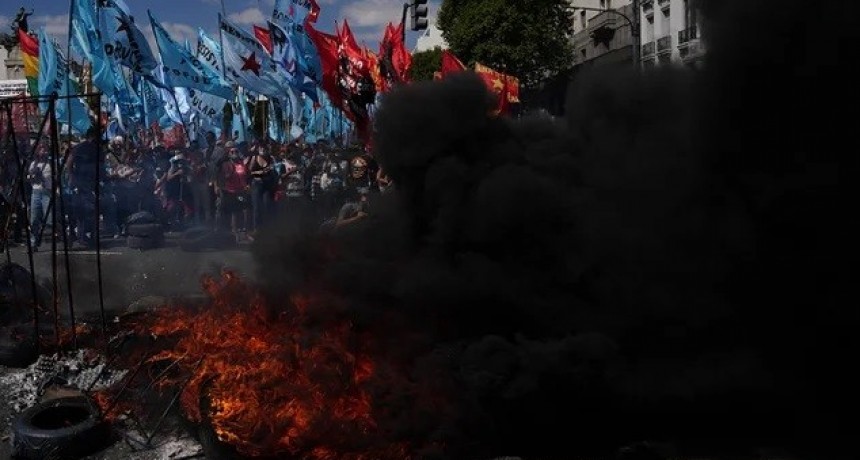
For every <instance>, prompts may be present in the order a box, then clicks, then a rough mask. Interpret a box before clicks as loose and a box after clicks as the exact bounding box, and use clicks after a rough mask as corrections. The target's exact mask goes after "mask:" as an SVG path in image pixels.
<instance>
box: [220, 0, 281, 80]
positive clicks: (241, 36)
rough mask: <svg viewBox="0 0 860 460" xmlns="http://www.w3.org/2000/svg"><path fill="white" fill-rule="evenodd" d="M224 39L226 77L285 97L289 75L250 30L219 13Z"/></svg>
mask: <svg viewBox="0 0 860 460" xmlns="http://www.w3.org/2000/svg"><path fill="white" fill-rule="evenodd" d="M220 24H221V35H222V38H223V40H224V47H223V54H224V72H225V74H226V76H227V80H229V81H231V82H233V83H235V84H237V85H239V86H242V87H244V88H245V89H247V90H248V91H251V92H253V93H257V94H263V95H266V96H271V97H282V96H283V95H284V94H286V92H287V91H288V87H289V85H288V82H287V81H286V77H285V76H284V75H282V74H281V73H279V72H278V68H277V65H276V64H275V62H274V61H273V60H272V58H271V57H270V56H269V54H268V53H267V52H266V49H265V48H264V47H263V45H262V44H260V42H259V41H257V39H256V38H255V37H254V35H253V34H251V33H250V32H248V31H246V30H243V29H242V28H240V27H239V26H238V25H236V24H235V23H233V22H231V21H229V20H228V19H226V18H223V17H220Z"/></svg>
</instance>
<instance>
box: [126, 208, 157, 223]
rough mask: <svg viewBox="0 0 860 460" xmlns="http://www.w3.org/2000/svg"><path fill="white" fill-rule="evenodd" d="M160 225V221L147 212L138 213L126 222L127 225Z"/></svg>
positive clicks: (129, 217)
mask: <svg viewBox="0 0 860 460" xmlns="http://www.w3.org/2000/svg"><path fill="white" fill-rule="evenodd" d="M156 223H158V219H156V218H155V216H154V215H152V213H150V212H147V211H140V212H136V213H134V214H132V215H130V216H128V219H126V220H125V225H143V224H156Z"/></svg>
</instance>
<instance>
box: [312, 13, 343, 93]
mask: <svg viewBox="0 0 860 460" xmlns="http://www.w3.org/2000/svg"><path fill="white" fill-rule="evenodd" d="M305 30H306V31H307V33H308V36H309V37H310V38H311V40H313V42H314V46H315V48H316V49H317V51H318V53H319V58H320V62H321V65H322V72H321V73H320V80H319V82H320V87H321V88H322V89H323V91H325V93H326V94H327V95H328V97H329V99H330V100H331V102H332V104H333V105H334V106H335V107H338V108H340V107H342V106H343V101H344V97H343V94H341V92H340V90H339V89H338V78H339V77H338V75H339V73H340V72H339V67H340V62H339V61H340V60H339V59H338V46H339V40H338V37H337V36H336V35H332V34H327V33H325V32H320V31H318V30H316V29H315V28H314V27H313V26H312V25H310V24H308V25H307V27H306V29H305Z"/></svg>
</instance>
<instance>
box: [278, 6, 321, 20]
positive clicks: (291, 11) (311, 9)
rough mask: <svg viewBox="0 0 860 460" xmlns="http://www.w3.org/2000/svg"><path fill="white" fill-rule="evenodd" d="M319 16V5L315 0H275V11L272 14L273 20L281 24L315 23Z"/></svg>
mask: <svg viewBox="0 0 860 460" xmlns="http://www.w3.org/2000/svg"><path fill="white" fill-rule="evenodd" d="M319 16H320V7H319V5H318V4H317V2H316V0H275V12H274V14H273V15H272V17H273V18H274V19H275V21H277V22H279V23H282V24H283V23H286V22H292V23H293V24H304V23H305V22H311V23H316V22H317V19H319Z"/></svg>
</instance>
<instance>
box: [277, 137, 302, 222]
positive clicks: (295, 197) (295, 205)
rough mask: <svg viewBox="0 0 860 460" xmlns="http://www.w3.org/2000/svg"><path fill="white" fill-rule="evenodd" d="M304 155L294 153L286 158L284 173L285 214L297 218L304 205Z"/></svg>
mask: <svg viewBox="0 0 860 460" xmlns="http://www.w3.org/2000/svg"><path fill="white" fill-rule="evenodd" d="M303 158H304V155H302V154H301V153H294V154H292V155H290V156H289V157H287V161H286V170H285V171H284V176H283V178H282V179H283V181H284V205H283V209H284V211H285V214H286V215H288V216H291V217H294V216H297V215H298V212H300V210H301V208H302V206H303V205H304V203H305V197H306V193H305V187H306V184H305V165H304V160H303Z"/></svg>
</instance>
